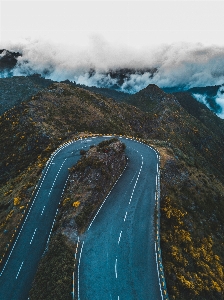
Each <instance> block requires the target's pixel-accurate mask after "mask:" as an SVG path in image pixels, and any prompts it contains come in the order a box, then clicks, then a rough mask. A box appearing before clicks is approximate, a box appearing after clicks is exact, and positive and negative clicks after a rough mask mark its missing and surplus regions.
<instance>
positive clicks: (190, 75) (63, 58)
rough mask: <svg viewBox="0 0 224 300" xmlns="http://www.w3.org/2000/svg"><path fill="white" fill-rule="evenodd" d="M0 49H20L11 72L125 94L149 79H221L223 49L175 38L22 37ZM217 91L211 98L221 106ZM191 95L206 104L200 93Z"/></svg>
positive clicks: (185, 82)
mask: <svg viewBox="0 0 224 300" xmlns="http://www.w3.org/2000/svg"><path fill="white" fill-rule="evenodd" d="M0 48H1V49H7V50H10V51H14V52H20V53H21V54H22V56H21V57H18V63H17V65H16V67H15V68H14V69H13V71H12V75H13V76H21V75H25V76H26V75H31V74H34V73H38V74H41V75H42V76H43V77H45V78H48V79H52V80H56V81H63V80H66V79H68V80H70V81H73V82H74V81H75V82H76V83H78V84H84V85H87V86H97V87H113V88H116V89H117V90H120V91H124V92H129V93H136V92H138V91H139V90H141V89H143V88H144V87H146V86H147V85H148V84H152V83H153V84H156V85H158V86H159V87H160V88H165V87H180V88H181V89H182V90H185V89H189V88H192V87H199V86H203V87H204V86H214V85H222V84H224V48H223V47H221V46H215V45H213V46H203V45H202V44H200V43H198V44H189V43H175V44H171V45H165V44H164V45H161V46H159V47H157V48H155V47H154V48H152V47H151V48H150V47H148V48H144V49H137V48H136V49H134V48H130V47H127V46H125V45H116V44H111V43H109V42H107V41H106V40H105V39H104V38H102V37H100V36H92V37H91V39H90V42H89V45H88V46H85V47H82V46H81V45H62V44H59V43H58V44H56V43H53V42H47V41H43V40H26V41H23V42H21V43H17V44H13V43H8V44H5V45H0ZM1 76H2V77H5V76H7V74H5V73H2V74H1ZM222 91H223V90H222ZM222 91H221V90H220V93H219V95H217V97H216V101H217V103H218V104H219V105H220V106H221V107H223V108H224V103H223V102H224V100H223V99H224V97H223V94H222ZM195 97H196V98H197V99H198V100H199V101H201V102H204V103H206V100H205V99H204V100H203V96H200V97H201V98H200V97H199V96H195ZM199 98H200V99H199ZM206 105H208V103H207V104H206ZM220 116H222V117H223V114H222V113H220Z"/></svg>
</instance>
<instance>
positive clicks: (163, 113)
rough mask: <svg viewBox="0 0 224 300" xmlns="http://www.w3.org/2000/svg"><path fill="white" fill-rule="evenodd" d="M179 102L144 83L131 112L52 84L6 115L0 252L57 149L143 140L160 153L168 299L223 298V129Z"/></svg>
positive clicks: (1, 145) (1, 144)
mask: <svg viewBox="0 0 224 300" xmlns="http://www.w3.org/2000/svg"><path fill="white" fill-rule="evenodd" d="M178 97H179V96H178ZM178 97H175V96H174V95H170V94H166V93H165V92H163V91H162V90H160V89H159V88H158V87H157V86H155V85H149V86H148V87H147V88H145V89H144V90H143V91H140V92H139V93H137V94H135V95H133V96H130V99H131V100H130V102H131V103H132V104H133V105H134V106H133V105H130V104H127V103H119V102H116V101H115V100H113V99H108V98H106V97H104V96H102V95H100V94H99V93H98V94H95V93H93V92H91V91H88V90H85V89H82V88H79V87H76V86H72V85H70V84H65V83H53V84H52V85H50V86H48V87H47V88H46V89H44V90H42V91H41V92H38V93H37V94H35V95H33V96H32V97H30V98H29V100H27V101H24V102H22V103H20V104H18V105H17V106H16V107H14V108H12V109H10V110H8V111H7V112H5V113H4V114H3V115H2V116H1V119H0V128H1V132H0V152H1V158H2V159H1V162H0V171H1V172H0V174H1V185H0V189H1V190H0V193H1V200H0V207H1V212H0V222H1V225H0V240H1V245H0V247H1V248H0V249H1V253H2V252H3V251H4V247H6V244H7V243H8V241H9V239H10V236H11V233H12V232H13V231H14V228H15V224H16V223H17V222H18V221H19V219H20V217H21V216H22V215H23V212H24V207H25V206H26V205H27V203H28V200H29V198H30V197H31V194H32V191H33V186H34V184H35V182H36V180H37V178H38V174H40V172H41V169H42V167H43V165H44V163H45V162H46V160H47V158H48V157H49V155H50V153H51V152H52V151H53V150H54V149H55V148H56V147H57V146H58V145H59V144H60V143H62V142H63V141H66V140H68V139H71V138H74V137H77V136H78V135H79V134H80V132H93V133H102V134H104V133H114V134H123V135H129V136H135V137H142V138H144V139H145V140H146V141H147V142H148V143H150V144H152V145H154V146H155V147H157V148H158V150H159V151H160V153H161V243H162V251H163V249H164V251H163V252H162V255H163V262H164V267H165V275H166V280H167V286H168V292H169V295H170V299H183V300H185V299H189V298H190V299H205V297H209V298H207V299H223V298H222V297H223V292H224V286H223V273H222V272H223V271H222V270H223V266H224V254H223V253H224V251H223V248H224V244H223V238H224V222H223V217H222V214H221V212H222V211H223V209H224V207H223V205H224V204H223V203H224V200H223V195H224V175H223V169H224V157H223V149H224V139H223V132H224V130H223V128H224V127H223V126H224V123H223V120H221V119H219V118H218V117H217V116H215V115H214V114H213V113H212V112H210V111H208V110H206V109H205V107H202V106H201V105H200V106H197V102H194V101H196V100H193V99H191V100H190V101H191V102H192V105H195V107H196V106H197V109H196V111H195V110H192V109H191V108H189V106H188V105H187V101H188V100H186V99H187V98H186V99H185V98H184V99H185V100H184V99H183V98H181V97H179V98H178ZM127 101H129V100H127ZM130 102H128V103H130ZM193 103H194V104H193ZM214 124H215V125H214ZM24 157H25V158H26V159H24ZM194 253H196V254H195V255H194ZM214 266H215V267H214ZM202 282H204V283H206V284H202Z"/></svg>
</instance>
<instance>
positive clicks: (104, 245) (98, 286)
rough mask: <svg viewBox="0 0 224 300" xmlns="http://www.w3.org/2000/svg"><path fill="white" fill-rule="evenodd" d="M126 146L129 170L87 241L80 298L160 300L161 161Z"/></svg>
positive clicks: (151, 153) (148, 151)
mask: <svg viewBox="0 0 224 300" xmlns="http://www.w3.org/2000/svg"><path fill="white" fill-rule="evenodd" d="M122 141H124V142H125V144H126V146H127V148H126V154H127V156H128V158H129V160H128V165H127V168H126V170H125V171H124V173H123V175H122V176H121V177H120V179H119V181H118V182H117V184H116V185H115V187H114V188H113V190H112V191H111V193H110V194H109V196H108V198H107V200H106V201H105V203H104V205H103V206H102V208H101V210H100V211H99V213H98V214H97V216H96V218H95V220H94V221H93V222H92V224H91V226H90V227H89V230H88V231H86V233H85V236H83V237H82V238H83V243H82V248H81V251H80V252H81V254H80V256H81V257H80V258H79V267H78V269H79V272H78V273H79V280H78V281H79V284H78V299H80V300H90V299H94V300H102V299H105V300H112V299H113V300H157V299H161V294H160V289H159V280H158V273H157V266H156V257H155V239H154V229H153V228H154V227H153V216H154V206H155V192H156V176H157V162H158V158H157V155H156V153H155V151H154V150H152V149H151V148H150V147H148V146H146V145H144V144H141V143H138V142H136V141H131V140H126V139H122Z"/></svg>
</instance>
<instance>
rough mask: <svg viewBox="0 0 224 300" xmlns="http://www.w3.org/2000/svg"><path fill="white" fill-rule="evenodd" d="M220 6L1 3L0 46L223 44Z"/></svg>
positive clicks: (222, 5)
mask: <svg viewBox="0 0 224 300" xmlns="http://www.w3.org/2000/svg"><path fill="white" fill-rule="evenodd" d="M223 12H224V1H195V0H193V1H190V0H188V1H182V0H178V1H169V0H165V1H159V0H157V1H150V0H147V1H139V0H135V1H125V0H123V1H121V0H119V1H108V0H103V1H93V0H92V1H91V0H90V1H85V0H82V1H76V0H72V1H64V0H63V1H62V0H59V1H54V0H48V1H46V0H38V1H35V0H29V1H20V0H14V1H12V0H7V1H6V0H2V1H1V42H5V41H11V42H16V41H18V40H21V39H26V40H27V39H28V40H29V39H39V38H41V39H43V38H44V39H46V40H48V41H54V42H59V43H64V44H75V45H76V44H77V45H80V44H82V45H88V43H89V41H90V40H91V39H92V38H96V37H101V38H102V37H104V38H105V40H106V41H107V42H110V43H116V44H123V45H126V46H131V47H134V48H142V47H145V46H149V45H155V44H157V45H158V44H161V43H168V44H171V43H173V42H180V41H185V42H193V43H195V42H201V43H203V44H204V45H211V44H216V45H224V17H223Z"/></svg>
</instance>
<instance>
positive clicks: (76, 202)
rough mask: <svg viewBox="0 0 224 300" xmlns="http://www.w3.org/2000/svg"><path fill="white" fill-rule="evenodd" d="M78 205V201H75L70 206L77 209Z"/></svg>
mask: <svg viewBox="0 0 224 300" xmlns="http://www.w3.org/2000/svg"><path fill="white" fill-rule="evenodd" d="M79 205H80V201H75V202H73V204H72V206H74V207H79Z"/></svg>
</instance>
